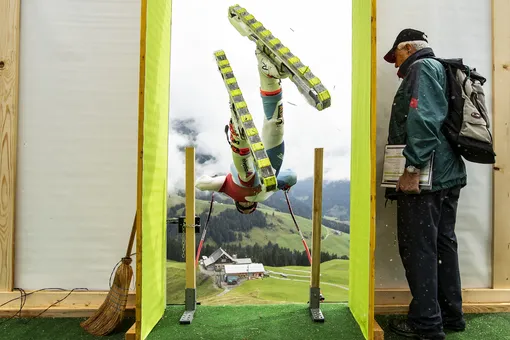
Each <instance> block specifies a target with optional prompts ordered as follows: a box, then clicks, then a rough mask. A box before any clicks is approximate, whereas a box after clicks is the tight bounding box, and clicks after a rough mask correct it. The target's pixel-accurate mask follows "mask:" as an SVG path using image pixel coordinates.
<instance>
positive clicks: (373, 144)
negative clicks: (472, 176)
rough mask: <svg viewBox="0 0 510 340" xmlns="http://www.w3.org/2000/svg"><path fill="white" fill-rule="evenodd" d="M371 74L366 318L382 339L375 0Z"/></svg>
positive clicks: (374, 335) (373, 334)
mask: <svg viewBox="0 0 510 340" xmlns="http://www.w3.org/2000/svg"><path fill="white" fill-rule="evenodd" d="M371 7H372V8H371V29H370V30H371V34H370V35H371V59H372V61H371V64H372V66H371V74H370V85H371V86H370V136H371V140H370V153H371V154H370V159H371V162H373V164H371V179H370V182H371V183H370V256H369V258H370V282H369V285H368V287H369V290H370V296H369V300H368V304H369V308H368V309H369V310H370V313H371V315H370V316H369V318H368V330H369V340H371V339H381V340H382V339H384V331H383V329H382V328H381V327H380V326H379V324H378V323H377V321H376V320H375V247H376V239H375V235H376V214H377V205H376V200H377V197H376V196H377V169H376V159H377V0H372V5H371Z"/></svg>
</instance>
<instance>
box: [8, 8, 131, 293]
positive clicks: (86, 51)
mask: <svg viewBox="0 0 510 340" xmlns="http://www.w3.org/2000/svg"><path fill="white" fill-rule="evenodd" d="M139 27H140V1H139V0H124V1H113V0H103V1H65V0H45V1H39V0H31V1H30V0H29V1H22V3H21V42H20V53H21V60H20V63H21V64H20V97H19V102H20V109H19V116H20V117H19V142H18V144H19V151H18V181H17V202H16V204H17V211H16V241H15V242H16V263H15V266H16V267H15V287H20V288H23V289H40V288H66V289H72V288H78V287H79V288H88V289H90V290H94V289H108V288H109V286H108V281H109V278H110V273H111V272H112V270H113V267H114V266H115V264H116V263H117V262H118V261H119V260H120V258H121V257H122V256H124V253H125V251H126V247H127V243H128V239H129V235H130V231H131V226H132V222H133V217H134V214H135V210H136V159H137V157H136V152H137V116H138V111H137V110H138V67H139V39H140V38H139V37H140V33H139V32H140V30H139ZM134 249H136V248H134ZM133 252H134V250H133ZM134 263H135V262H133V267H134Z"/></svg>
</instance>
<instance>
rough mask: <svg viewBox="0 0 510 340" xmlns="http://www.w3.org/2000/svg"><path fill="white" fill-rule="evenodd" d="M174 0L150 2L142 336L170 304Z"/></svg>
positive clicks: (147, 50)
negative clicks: (168, 250)
mask: <svg viewBox="0 0 510 340" xmlns="http://www.w3.org/2000/svg"><path fill="white" fill-rule="evenodd" d="M171 3H172V2H171V1H170V0H149V1H148V4H147V33H146V54H145V60H146V65H145V67H146V68H145V72H146V74H145V109H144V110H145V118H144V141H143V175H142V176H143V177H142V181H143V184H142V185H143V191H142V228H143V229H142V235H143V240H142V249H143V258H142V314H141V315H142V317H141V322H142V324H141V339H145V338H146V337H147V335H148V334H149V333H150V332H151V330H152V329H153V328H154V326H155V325H156V324H157V323H158V322H159V320H160V319H161V317H162V316H163V313H164V311H165V307H166V203H167V168H168V110H169V99H170V98H169V97H170V31H171V30H170V24H171Z"/></svg>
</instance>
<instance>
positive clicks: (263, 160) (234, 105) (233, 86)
mask: <svg viewBox="0 0 510 340" xmlns="http://www.w3.org/2000/svg"><path fill="white" fill-rule="evenodd" d="M214 57H215V58H216V64H217V65H218V69H219V71H220V73H221V76H222V78H223V82H224V84H225V86H226V88H227V91H228V94H229V97H230V110H231V113H232V122H233V123H234V127H235V129H236V132H239V136H240V138H242V139H243V140H246V141H247V142H248V145H249V146H250V151H251V154H252V155H253V158H254V160H255V168H256V169H257V172H258V175H259V178H260V181H261V185H262V191H263V192H270V191H276V190H278V187H277V181H276V176H275V173H274V170H273V167H272V166H271V161H270V160H269V157H268V156H267V153H266V149H265V147H264V144H263V143H262V139H261V138H260V135H259V132H258V130H257V127H256V126H255V123H254V121H253V117H252V115H251V113H250V111H249V110H248V105H247V104H246V101H245V100H244V97H243V94H242V92H241V89H240V88H239V84H238V83H237V79H236V78H235V76H234V72H233V70H232V67H231V66H230V62H229V61H228V59H227V56H226V55H225V52H224V51H223V50H219V51H216V52H214Z"/></svg>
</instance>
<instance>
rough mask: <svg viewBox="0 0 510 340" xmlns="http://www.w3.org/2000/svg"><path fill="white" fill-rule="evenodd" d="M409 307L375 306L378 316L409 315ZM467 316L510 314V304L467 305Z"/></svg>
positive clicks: (465, 305)
mask: <svg viewBox="0 0 510 340" xmlns="http://www.w3.org/2000/svg"><path fill="white" fill-rule="evenodd" d="M408 310H409V305H377V304H376V305H375V314H376V315H398V314H402V315H405V314H407V311H408ZM462 310H463V311H464V313H465V314H485V313H510V303H465V304H464V305H463V306H462Z"/></svg>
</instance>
